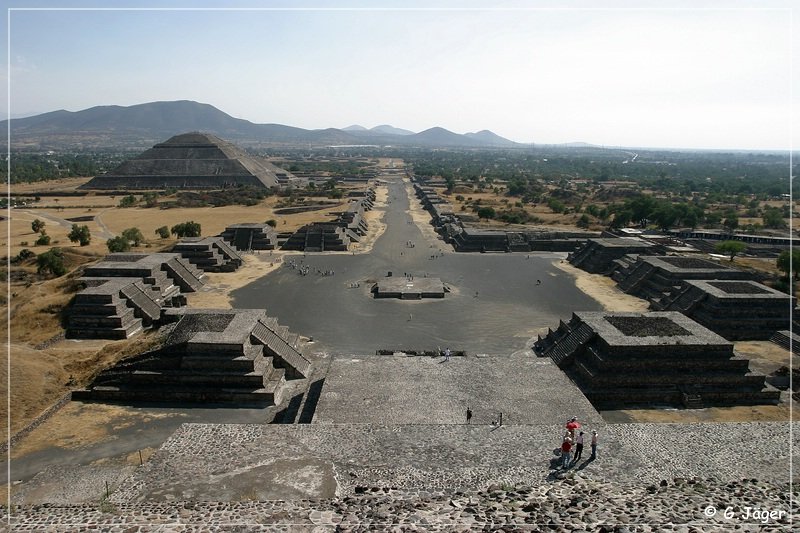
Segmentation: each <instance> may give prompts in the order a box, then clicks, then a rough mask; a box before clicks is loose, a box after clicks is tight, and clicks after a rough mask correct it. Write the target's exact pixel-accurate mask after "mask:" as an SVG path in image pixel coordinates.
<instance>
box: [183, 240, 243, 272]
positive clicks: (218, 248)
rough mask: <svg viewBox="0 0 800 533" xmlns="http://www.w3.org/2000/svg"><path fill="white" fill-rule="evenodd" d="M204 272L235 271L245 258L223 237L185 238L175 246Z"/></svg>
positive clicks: (184, 256)
mask: <svg viewBox="0 0 800 533" xmlns="http://www.w3.org/2000/svg"><path fill="white" fill-rule="evenodd" d="M172 251H173V252H176V253H178V254H180V255H181V257H183V258H184V259H186V260H187V261H189V262H190V263H191V264H193V265H194V266H196V267H197V268H199V269H201V270H203V271H204V272H234V271H236V270H237V269H238V268H239V267H240V266H242V263H243V262H244V260H243V259H242V256H241V255H239V253H238V252H237V251H236V250H234V249H233V248H231V247H230V246H229V245H228V243H227V242H225V240H223V239H222V237H195V238H187V239H183V240H182V241H181V242H179V243H177V244H176V245H175V246H174V247H173V248H172Z"/></svg>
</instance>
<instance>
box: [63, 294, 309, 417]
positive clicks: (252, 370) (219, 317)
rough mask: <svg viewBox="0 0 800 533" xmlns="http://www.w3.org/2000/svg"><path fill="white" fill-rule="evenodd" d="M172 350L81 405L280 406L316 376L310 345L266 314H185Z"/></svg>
mask: <svg viewBox="0 0 800 533" xmlns="http://www.w3.org/2000/svg"><path fill="white" fill-rule="evenodd" d="M165 321H174V322H175V324H174V327H173V329H172V330H171V331H170V332H169V333H168V334H167V336H166V339H165V341H164V344H163V345H162V346H161V347H159V348H157V349H155V350H152V351H148V352H145V353H142V354H139V355H137V356H135V357H132V358H130V359H127V360H124V361H122V362H120V363H118V364H117V365H116V366H114V367H112V368H110V369H108V370H105V371H104V372H102V373H101V374H100V375H99V376H98V377H97V378H96V379H95V380H94V382H93V383H92V384H91V385H90V387H89V388H88V389H86V390H79V391H73V393H72V398H73V399H75V400H92V401H126V402H142V401H147V402H151V401H161V402H203V403H235V404H267V405H269V404H273V403H279V402H280V401H281V395H282V392H283V387H284V383H285V380H286V379H303V378H306V377H308V376H309V375H310V372H311V367H312V362H311V360H310V358H309V357H308V356H307V355H306V354H305V353H304V348H305V343H304V342H303V341H302V340H301V339H300V337H299V336H298V335H296V334H293V333H290V332H289V331H288V329H287V328H286V327H285V326H280V325H279V324H278V322H277V320H276V319H275V318H271V317H268V316H267V315H266V313H265V312H264V311H263V310H260V309H184V310H173V311H170V312H168V313H166V316H165Z"/></svg>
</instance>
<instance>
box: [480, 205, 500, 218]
mask: <svg viewBox="0 0 800 533" xmlns="http://www.w3.org/2000/svg"><path fill="white" fill-rule="evenodd" d="M495 216H497V213H495V211H494V208H493V207H481V208H480V209H478V218H487V219H492V218H494V217H495Z"/></svg>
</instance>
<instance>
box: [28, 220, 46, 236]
mask: <svg viewBox="0 0 800 533" xmlns="http://www.w3.org/2000/svg"><path fill="white" fill-rule="evenodd" d="M44 226H45V224H44V221H43V220H39V219H38V218H37V219H35V220H34V221H33V222H31V229H32V230H33V232H34V233H39V232H41V231H43V230H44Z"/></svg>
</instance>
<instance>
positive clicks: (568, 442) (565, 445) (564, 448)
mask: <svg viewBox="0 0 800 533" xmlns="http://www.w3.org/2000/svg"><path fill="white" fill-rule="evenodd" d="M571 450H572V439H570V438H569V437H564V442H562V443H561V465H562V466H563V467H564V468H569V452H570V451H571Z"/></svg>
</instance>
